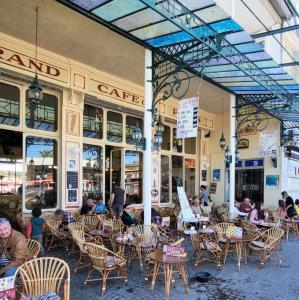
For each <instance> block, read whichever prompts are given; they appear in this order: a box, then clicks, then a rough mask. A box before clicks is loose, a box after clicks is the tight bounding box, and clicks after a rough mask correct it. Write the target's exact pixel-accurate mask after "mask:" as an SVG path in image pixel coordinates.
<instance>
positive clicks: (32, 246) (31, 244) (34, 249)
mask: <svg viewBox="0 0 299 300" xmlns="http://www.w3.org/2000/svg"><path fill="white" fill-rule="evenodd" d="M40 249H41V244H40V243H39V242H38V241H35V240H28V251H29V256H30V258H33V259H35V258H37V256H38V254H39V252H40Z"/></svg>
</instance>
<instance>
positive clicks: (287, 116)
mask: <svg viewBox="0 0 299 300" xmlns="http://www.w3.org/2000/svg"><path fill="white" fill-rule="evenodd" d="M59 2H61V3H63V4H65V5H67V6H69V7H71V8H73V9H75V10H77V11H79V12H80V13H82V14H84V15H86V16H88V17H90V18H92V19H94V20H96V21H98V22H100V23H101V24H103V25H105V26H108V27H110V28H111V29H112V30H114V31H117V32H119V33H120V34H122V35H124V36H126V37H128V38H130V39H132V40H134V41H136V42H138V43H141V44H142V45H144V46H145V47H147V48H150V49H152V50H153V53H154V54H153V57H154V60H153V67H154V68H155V69H156V70H157V71H154V76H153V78H154V82H153V85H154V88H155V90H156V92H157V93H156V96H157V94H158V92H160V91H161V87H165V80H166V79H165V78H166V77H167V76H169V75H171V76H172V78H174V79H173V80H174V83H177V78H176V74H175V73H176V72H180V71H182V70H187V71H188V72H190V73H193V74H194V75H198V76H202V75H203V76H204V78H205V79H206V80H208V81H210V82H212V83H213V84H215V85H217V86H220V87H221V88H223V89H225V90H227V91H229V92H230V93H234V94H235V95H236V96H237V99H238V98H239V99H242V101H243V102H244V101H245V103H247V104H254V105H256V106H257V107H260V108H261V109H262V110H264V111H266V112H269V113H270V114H271V115H272V116H274V117H276V118H278V119H280V120H282V131H283V130H285V129H287V128H296V127H299V84H298V82H296V81H295V80H294V79H293V78H292V76H291V75H290V74H288V72H287V71H285V70H284V68H283V67H282V66H281V65H280V64H278V63H277V62H276V61H274V59H273V58H272V57H271V56H270V55H269V54H268V53H267V52H265V50H264V49H263V47H262V46H261V45H260V44H258V43H257V42H256V41H255V39H254V38H253V37H252V36H250V35H249V34H248V33H246V32H245V31H244V29H243V28H242V27H241V26H240V25H239V24H237V23H236V22H235V21H234V20H233V19H232V18H231V17H230V16H229V15H228V14H227V13H226V12H225V11H224V10H223V9H222V8H221V7H219V6H217V5H216V4H215V1H214V0H202V1H194V0H180V1H178V0H59ZM297 29H298V28H297V26H296V25H295V26H293V28H290V30H297ZM287 31H288V30H287V29H286V28H284V29H281V30H280V31H279V30H278V31H275V32H273V33H271V32H265V33H261V34H264V36H266V35H269V34H273V36H274V35H276V34H280V33H284V32H287ZM257 37H259V36H257ZM284 50H286V49H284ZM289 56H290V57H289V60H288V66H296V65H298V61H297V60H296V58H294V57H292V56H291V55H289ZM174 65H176V66H177V67H174ZM158 69H159V70H158ZM154 96H155V92H154ZM162 100H165V99H162Z"/></svg>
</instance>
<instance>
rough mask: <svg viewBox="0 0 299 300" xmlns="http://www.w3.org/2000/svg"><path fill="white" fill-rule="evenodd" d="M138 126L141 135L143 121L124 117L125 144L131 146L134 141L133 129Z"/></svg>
mask: <svg viewBox="0 0 299 300" xmlns="http://www.w3.org/2000/svg"><path fill="white" fill-rule="evenodd" d="M136 126H138V127H139V128H140V129H141V131H142V134H143V120H142V119H139V118H135V117H131V116H127V117H126V142H127V144H130V145H133V144H134V140H133V138H132V135H133V132H134V129H135V128H136Z"/></svg>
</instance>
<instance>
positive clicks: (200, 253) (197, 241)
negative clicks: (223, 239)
mask: <svg viewBox="0 0 299 300" xmlns="http://www.w3.org/2000/svg"><path fill="white" fill-rule="evenodd" d="M191 242H192V245H193V248H194V250H195V253H194V256H195V261H194V263H195V266H197V265H198V264H200V263H201V262H203V261H212V262H214V263H215V264H216V265H217V267H218V269H219V270H220V269H221V253H222V250H221V248H220V246H219V244H218V243H217V241H216V240H215V239H213V238H209V237H206V236H204V235H201V234H194V235H192V236H191Z"/></svg>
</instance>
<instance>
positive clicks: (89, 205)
mask: <svg viewBox="0 0 299 300" xmlns="http://www.w3.org/2000/svg"><path fill="white" fill-rule="evenodd" d="M94 209H95V204H94V203H93V200H92V199H91V198H89V199H87V201H86V203H85V204H83V206H82V207H81V211H80V214H81V215H88V214H93V213H94Z"/></svg>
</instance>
